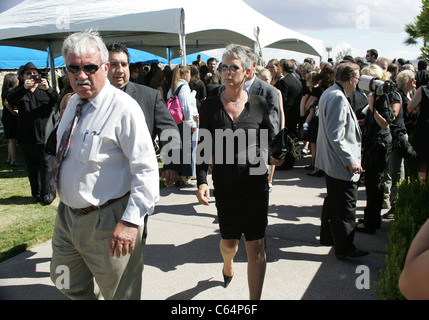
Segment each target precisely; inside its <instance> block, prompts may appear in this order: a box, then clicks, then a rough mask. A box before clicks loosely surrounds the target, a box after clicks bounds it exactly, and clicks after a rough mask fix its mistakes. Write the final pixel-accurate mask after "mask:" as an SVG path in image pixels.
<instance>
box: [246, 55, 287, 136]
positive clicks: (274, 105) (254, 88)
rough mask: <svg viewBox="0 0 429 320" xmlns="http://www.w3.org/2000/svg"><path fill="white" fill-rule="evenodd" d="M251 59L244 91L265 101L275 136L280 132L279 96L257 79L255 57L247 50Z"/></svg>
mask: <svg viewBox="0 0 429 320" xmlns="http://www.w3.org/2000/svg"><path fill="white" fill-rule="evenodd" d="M248 50H249V52H250V53H251V55H249V56H251V57H253V65H252V68H251V71H250V74H249V76H248V77H247V79H246V82H245V83H244V90H246V91H247V92H249V93H253V94H256V95H258V96H262V97H264V98H265V100H267V103H268V114H269V117H270V122H271V124H272V125H273V129H274V132H275V133H276V134H277V133H278V132H279V131H280V123H281V121H280V102H279V94H278V91H277V89H276V88H275V87H274V86H272V85H271V84H269V83H268V82H265V81H262V80H261V79H259V78H258V77H257V76H256V74H255V70H256V55H255V53H254V51H253V50H251V49H250V48H248Z"/></svg>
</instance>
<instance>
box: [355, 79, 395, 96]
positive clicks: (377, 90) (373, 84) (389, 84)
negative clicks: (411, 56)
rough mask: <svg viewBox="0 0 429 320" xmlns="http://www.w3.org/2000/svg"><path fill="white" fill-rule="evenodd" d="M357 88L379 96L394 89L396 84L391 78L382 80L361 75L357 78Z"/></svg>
mask: <svg viewBox="0 0 429 320" xmlns="http://www.w3.org/2000/svg"><path fill="white" fill-rule="evenodd" d="M359 88H360V89H362V90H364V91H369V92H372V93H374V94H375V95H378V96H379V95H382V94H389V93H391V92H393V91H395V90H396V84H395V83H394V82H393V81H391V80H386V81H384V82H383V81H381V80H379V79H378V78H377V77H372V76H366V75H362V76H361V77H360V80H359Z"/></svg>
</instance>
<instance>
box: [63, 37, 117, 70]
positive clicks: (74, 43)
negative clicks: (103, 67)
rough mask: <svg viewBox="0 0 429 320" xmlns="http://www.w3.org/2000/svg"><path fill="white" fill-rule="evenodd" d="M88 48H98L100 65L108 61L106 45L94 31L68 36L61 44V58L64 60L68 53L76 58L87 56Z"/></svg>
mask: <svg viewBox="0 0 429 320" xmlns="http://www.w3.org/2000/svg"><path fill="white" fill-rule="evenodd" d="M89 46H95V47H96V48H98V51H99V52H100V59H101V63H106V62H108V61H109V52H108V51H107V48H106V45H105V44H104V42H103V39H102V38H101V36H100V35H99V33H98V32H97V31H94V30H87V31H82V32H76V33H73V34H71V35H69V36H68V37H67V38H66V39H65V40H64V42H63V48H62V54H63V58H64V59H65V58H66V57H67V55H68V54H70V53H73V54H75V55H77V56H78V57H83V56H85V55H86V54H87V49H88V47H89Z"/></svg>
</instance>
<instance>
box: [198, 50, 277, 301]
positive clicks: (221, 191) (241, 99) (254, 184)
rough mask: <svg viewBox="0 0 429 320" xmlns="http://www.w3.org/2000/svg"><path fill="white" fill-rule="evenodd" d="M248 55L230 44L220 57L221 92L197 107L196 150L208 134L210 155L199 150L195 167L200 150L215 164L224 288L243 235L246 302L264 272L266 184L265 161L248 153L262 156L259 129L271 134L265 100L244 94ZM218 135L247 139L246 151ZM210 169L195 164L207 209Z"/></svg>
mask: <svg viewBox="0 0 429 320" xmlns="http://www.w3.org/2000/svg"><path fill="white" fill-rule="evenodd" d="M249 50H250V48H248V47H244V46H240V45H229V46H228V47H227V48H226V52H225V53H224V54H223V58H222V67H221V70H222V81H223V84H224V85H225V91H223V92H222V93H221V94H218V95H217V96H214V97H210V98H208V99H206V100H205V101H204V102H203V104H202V105H201V112H200V146H202V145H203V142H204V141H203V140H204V139H205V138H203V136H204V133H206V134H207V133H208V134H209V135H210V137H211V138H212V144H211V148H210V150H205V149H200V148H198V149H197V163H200V162H201V161H199V160H198V158H199V157H200V156H202V151H203V152H209V153H210V154H209V155H208V158H209V159H212V161H213V164H212V165H210V166H211V168H212V172H213V185H214V196H215V199H216V208H217V211H218V218H219V228H220V233H221V238H222V239H221V241H220V251H221V254H222V257H223V261H224V265H223V269H222V272H223V276H224V281H225V287H226V286H227V285H228V284H229V282H230V281H231V279H232V276H233V274H234V271H233V259H234V256H235V254H236V253H237V250H238V244H239V242H240V239H241V235H242V234H244V236H245V247H246V252H247V258H248V282H249V293H250V299H260V297H261V293H262V286H263V282H264V276H265V267H266V255H265V229H266V226H267V223H268V180H267V169H266V162H265V161H263V162H262V164H261V163H256V164H254V163H255V161H253V160H250V158H251V156H250V154H249V153H251V149H254V150H257V153H258V154H259V157H261V154H260V153H259V146H261V149H262V145H260V143H259V142H260V141H259V140H258V138H259V137H260V133H261V129H266V130H268V131H267V132H268V137H269V138H272V137H273V135H274V131H273V128H272V125H271V123H270V120H269V117H268V109H267V102H266V100H265V99H264V98H263V97H261V96H257V95H253V94H248V93H247V92H246V91H244V90H243V84H244V82H245V81H246V78H247V77H248V76H249V74H250V73H251V68H252V67H253V62H254V61H253V59H252V58H251V56H252V55H251V53H250V52H251V50H250V51H249ZM219 129H221V130H219ZM252 131H253V133H252ZM220 132H222V133H223V134H224V136H228V135H229V136H231V135H235V136H236V137H239V136H241V137H243V136H245V140H246V146H245V148H244V150H243V148H242V147H243V146H242V145H241V144H242V143H240V138H238V139H234V138H233V140H229V142H228V137H227V138H224V137H221V136H220V134H219V133H220ZM255 132H256V137H257V141H256V149H255V148H252V147H250V146H249V141H248V140H250V139H249V137H250V135H251V134H252V135H253V134H254V133H255ZM262 137H263V135H262ZM265 138H266V135H265ZM237 140H238V141H237ZM231 142H232V143H231ZM266 143H268V141H266ZM231 145H232V146H231ZM253 147H254V146H253ZM231 148H233V150H234V154H233V156H234V157H233V159H234V161H233V163H231V161H230V162H227V158H228V155H229V154H228V151H230V153H231V150H232V149H231ZM220 150H223V155H222V156H219V153H220V152H219V151H220ZM243 153H246V155H247V157H246V159H245V160H246V161H240V159H241V160H242V159H243V158H242V155H243ZM204 158H205V159H207V155H204ZM271 162H272V164H277V163H278V162H277V161H276V160H275V159H271ZM252 163H253V164H252ZM208 168H209V164H208V163H207V161H206V162H205V163H202V164H198V165H197V181H198V192H197V198H198V201H199V202H200V203H201V204H205V205H208V204H209V203H208V198H209V187H208V183H207V172H208ZM261 168H262V170H261ZM253 169H255V171H253ZM258 169H259V170H258ZM257 171H259V172H257Z"/></svg>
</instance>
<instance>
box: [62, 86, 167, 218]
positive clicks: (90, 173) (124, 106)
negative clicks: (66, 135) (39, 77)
mask: <svg viewBox="0 0 429 320" xmlns="http://www.w3.org/2000/svg"><path fill="white" fill-rule="evenodd" d="M80 101H81V99H80V98H79V96H78V95H76V94H75V95H73V96H72V97H71V98H70V100H69V102H68V104H67V107H66V110H65V112H64V115H63V117H62V119H61V122H60V124H59V127H58V131H57V141H58V144H59V142H60V140H61V137H62V135H63V132H64V131H65V129H66V127H67V126H68V124H69V123H70V121H71V119H72V118H73V116H74V113H75V110H76V106H77V104H79V103H80ZM57 149H58V146H57ZM128 191H131V194H130V198H129V201H128V205H127V207H126V209H125V211H124V214H123V216H122V220H124V221H128V222H131V223H134V224H137V225H142V224H143V221H144V217H145V215H146V214H151V213H152V212H153V210H154V208H155V203H156V202H157V201H158V200H159V173H158V163H157V160H156V155H155V151H154V147H153V143H152V139H151V137H150V134H149V130H148V128H147V125H146V121H145V118H144V115H143V112H142V110H141V108H140V106H139V105H138V103H137V102H136V101H135V100H134V99H133V98H131V97H130V96H129V95H128V94H126V93H125V92H123V91H121V90H119V89H116V88H115V87H113V86H112V85H111V84H110V83H109V81H107V80H106V85H105V86H104V87H103V89H102V90H101V91H100V92H99V94H98V95H97V96H96V97H95V98H93V99H90V100H89V103H87V104H86V105H85V106H84V108H83V111H82V116H81V118H80V120H79V123H78V124H77V126H76V129H75V131H74V134H73V136H72V138H71V144H70V148H69V150H68V154H67V156H66V158H65V159H64V160H63V162H62V164H61V168H60V176H59V181H58V194H59V197H60V199H61V201H62V202H63V203H64V204H66V205H67V206H69V207H72V208H86V207H89V206H91V205H95V206H97V205H102V204H104V203H105V202H107V201H108V200H110V199H116V198H120V197H121V196H123V195H125V194H126V193H127V192H128Z"/></svg>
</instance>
